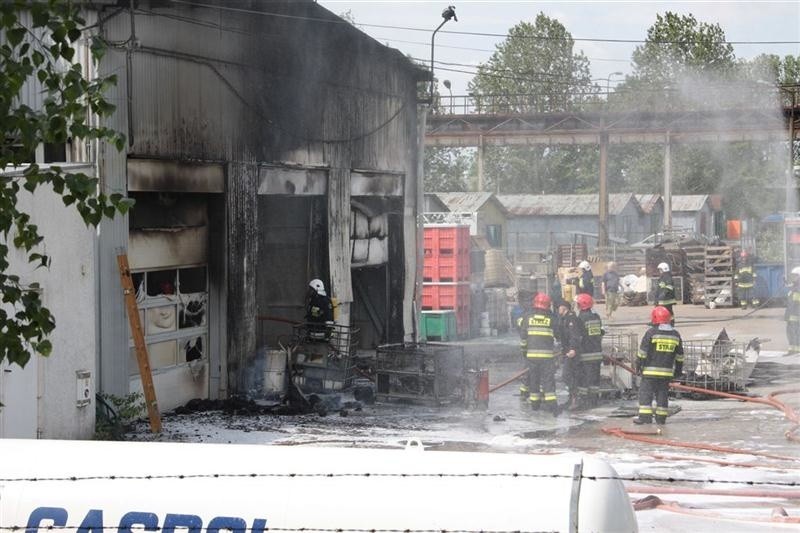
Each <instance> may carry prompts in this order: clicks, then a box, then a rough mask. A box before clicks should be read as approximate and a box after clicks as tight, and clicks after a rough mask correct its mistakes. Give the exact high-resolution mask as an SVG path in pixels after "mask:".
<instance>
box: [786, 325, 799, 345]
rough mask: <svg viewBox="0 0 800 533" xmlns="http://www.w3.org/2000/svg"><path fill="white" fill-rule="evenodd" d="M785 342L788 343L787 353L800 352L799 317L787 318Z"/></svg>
mask: <svg viewBox="0 0 800 533" xmlns="http://www.w3.org/2000/svg"><path fill="white" fill-rule="evenodd" d="M786 340H788V341H789V353H793V352H800V317H789V320H788V321H787V322H786Z"/></svg>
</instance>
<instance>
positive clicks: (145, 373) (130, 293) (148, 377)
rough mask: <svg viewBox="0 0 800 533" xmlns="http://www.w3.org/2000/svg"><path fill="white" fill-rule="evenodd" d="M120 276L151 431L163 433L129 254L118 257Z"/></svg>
mask: <svg viewBox="0 0 800 533" xmlns="http://www.w3.org/2000/svg"><path fill="white" fill-rule="evenodd" d="M117 265H119V276H120V279H121V280H122V294H123V295H124V296H125V307H126V309H127V311H128V322H130V325H131V332H132V333H133V344H134V346H135V347H136V361H137V362H138V363H139V375H140V376H141V378H142V389H144V401H145V404H146V405H147V415H148V416H149V418H150V430H151V431H152V432H153V433H159V432H161V414H160V413H159V412H158V402H157V401H156V388H155V386H154V385H153V372H152V371H151V370H150V359H149V357H148V355H147V345H146V344H145V343H144V333H143V332H142V323H141V321H140V320H139V307H138V306H137V305H136V288H135V287H134V286H133V280H132V279H131V269H130V266H128V254H120V255H118V256H117Z"/></svg>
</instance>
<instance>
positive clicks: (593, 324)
mask: <svg viewBox="0 0 800 533" xmlns="http://www.w3.org/2000/svg"><path fill="white" fill-rule="evenodd" d="M578 318H579V319H580V321H581V325H582V326H583V338H582V340H581V361H599V360H601V359H603V322H602V321H601V320H600V315H598V314H597V313H595V312H594V311H590V310H587V311H581V312H580V314H579V315H578Z"/></svg>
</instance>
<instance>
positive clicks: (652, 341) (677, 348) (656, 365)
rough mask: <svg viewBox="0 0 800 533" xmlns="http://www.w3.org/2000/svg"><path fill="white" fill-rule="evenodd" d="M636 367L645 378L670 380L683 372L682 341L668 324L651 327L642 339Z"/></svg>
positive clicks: (678, 334)
mask: <svg viewBox="0 0 800 533" xmlns="http://www.w3.org/2000/svg"><path fill="white" fill-rule="evenodd" d="M637 367H638V369H639V371H640V372H641V374H642V376H644V377H646V378H663V379H672V377H674V376H675V375H676V374H678V375H680V374H681V373H682V371H683V341H682V340H681V335H680V333H678V332H677V331H676V330H675V329H674V328H673V327H672V326H670V325H669V324H661V325H659V326H658V327H651V328H650V329H648V330H647V332H646V333H645V334H644V336H643V337H642V343H641V345H640V346H639V357H638V358H637Z"/></svg>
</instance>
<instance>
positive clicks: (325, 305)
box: [305, 279, 333, 340]
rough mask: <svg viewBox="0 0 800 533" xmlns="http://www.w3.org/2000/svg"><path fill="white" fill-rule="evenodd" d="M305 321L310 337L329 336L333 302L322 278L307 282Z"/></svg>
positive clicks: (324, 338)
mask: <svg viewBox="0 0 800 533" xmlns="http://www.w3.org/2000/svg"><path fill="white" fill-rule="evenodd" d="M305 321H306V327H307V328H308V336H309V337H310V338H311V339H321V340H327V339H328V338H329V337H330V334H331V326H332V325H333V302H332V301H331V299H330V297H328V294H327V293H326V292H325V284H324V283H322V280H319V279H312V280H311V281H309V282H308V291H307V292H306V315H305Z"/></svg>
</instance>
